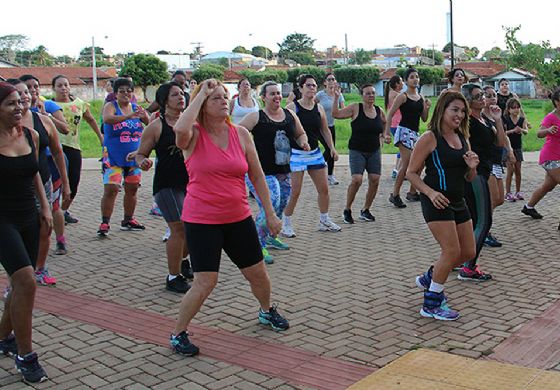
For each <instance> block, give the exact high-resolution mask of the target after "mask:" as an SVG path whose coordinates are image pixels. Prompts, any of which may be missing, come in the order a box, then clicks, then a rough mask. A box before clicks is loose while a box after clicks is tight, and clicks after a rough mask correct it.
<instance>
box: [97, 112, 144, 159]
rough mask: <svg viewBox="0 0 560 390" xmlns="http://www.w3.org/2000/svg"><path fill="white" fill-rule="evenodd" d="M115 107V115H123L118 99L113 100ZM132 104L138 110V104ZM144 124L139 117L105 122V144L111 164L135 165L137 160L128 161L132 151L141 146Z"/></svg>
mask: <svg viewBox="0 0 560 390" xmlns="http://www.w3.org/2000/svg"><path fill="white" fill-rule="evenodd" d="M108 104H112V105H113V106H114V107H115V115H123V113H122V111H121V109H120V107H119V105H118V104H117V102H116V101H112V102H110V103H108ZM131 104H132V110H133V111H136V110H137V105H136V104H134V103H131ZM143 129H144V126H143V125H142V122H141V121H140V119H139V118H133V119H127V120H125V121H122V122H119V123H115V124H113V125H109V124H107V123H104V124H103V135H104V137H105V142H104V145H105V147H106V148H107V153H108V155H109V164H110V165H111V166H117V167H133V166H136V162H135V161H134V160H133V161H126V156H127V155H128V154H129V153H130V152H135V151H136V150H137V149H138V146H140V137H141V136H142V130H143Z"/></svg>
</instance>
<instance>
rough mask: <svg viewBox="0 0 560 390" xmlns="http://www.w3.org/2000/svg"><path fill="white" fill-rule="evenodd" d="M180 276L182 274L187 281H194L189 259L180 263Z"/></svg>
mask: <svg viewBox="0 0 560 390" xmlns="http://www.w3.org/2000/svg"><path fill="white" fill-rule="evenodd" d="M181 274H183V276H184V277H185V278H187V279H189V280H193V279H194V274H193V270H192V267H191V262H190V261H189V259H185V260H183V261H182V262H181Z"/></svg>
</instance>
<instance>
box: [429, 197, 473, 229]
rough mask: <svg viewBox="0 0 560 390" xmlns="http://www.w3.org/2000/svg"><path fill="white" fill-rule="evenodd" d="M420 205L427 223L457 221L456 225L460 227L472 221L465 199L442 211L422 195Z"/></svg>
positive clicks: (451, 204)
mask: <svg viewBox="0 0 560 390" xmlns="http://www.w3.org/2000/svg"><path fill="white" fill-rule="evenodd" d="M420 204H421V206H422V214H423V215H424V220H425V221H426V222H427V223H429V222H434V221H455V224H456V225H460V224H462V223H465V222H467V221H468V220H469V219H471V213H469V208H468V207H467V203H466V202H465V200H464V199H461V200H460V201H458V202H452V203H450V204H449V206H447V207H446V208H445V209H443V210H442V209H437V208H436V207H435V206H434V205H433V203H432V201H431V200H430V198H428V197H427V196H426V195H424V194H420Z"/></svg>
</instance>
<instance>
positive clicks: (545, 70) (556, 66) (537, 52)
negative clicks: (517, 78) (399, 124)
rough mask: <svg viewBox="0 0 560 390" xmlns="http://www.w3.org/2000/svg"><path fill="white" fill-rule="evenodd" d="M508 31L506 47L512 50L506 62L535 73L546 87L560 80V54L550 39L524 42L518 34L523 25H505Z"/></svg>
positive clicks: (511, 65)
mask: <svg viewBox="0 0 560 390" xmlns="http://www.w3.org/2000/svg"><path fill="white" fill-rule="evenodd" d="M503 29H504V30H505V32H506V37H505V41H506V47H507V48H508V50H509V51H510V53H511V54H510V56H509V57H507V59H506V63H507V65H508V66H509V67H515V68H523V69H525V70H528V71H529V72H532V73H534V74H535V76H536V77H537V79H539V80H540V81H541V82H542V84H543V85H544V86H545V87H549V88H550V87H553V86H555V85H557V84H558V83H559V82H560V56H559V55H558V53H557V52H555V51H554V50H553V49H552V47H551V46H550V42H549V41H542V42H541V43H538V44H537V43H528V44H523V43H522V42H521V41H520V40H519V39H518V38H517V36H516V34H517V32H518V31H519V30H520V29H521V26H515V27H505V26H504V27H503Z"/></svg>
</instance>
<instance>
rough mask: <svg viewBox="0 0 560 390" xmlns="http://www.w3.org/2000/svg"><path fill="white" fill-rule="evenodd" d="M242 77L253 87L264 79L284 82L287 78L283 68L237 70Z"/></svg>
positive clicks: (263, 81)
mask: <svg viewBox="0 0 560 390" xmlns="http://www.w3.org/2000/svg"><path fill="white" fill-rule="evenodd" d="M239 73H240V74H241V75H242V76H243V77H246V78H247V80H249V82H250V83H251V85H252V86H253V87H256V86H258V85H261V84H263V83H265V82H266V81H276V82H277V83H285V82H286V81H287V80H288V73H287V72H286V71H285V70H281V69H279V70H273V69H267V70H265V71H263V72H260V71H257V70H254V69H243V70H241V71H240V72H239Z"/></svg>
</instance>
